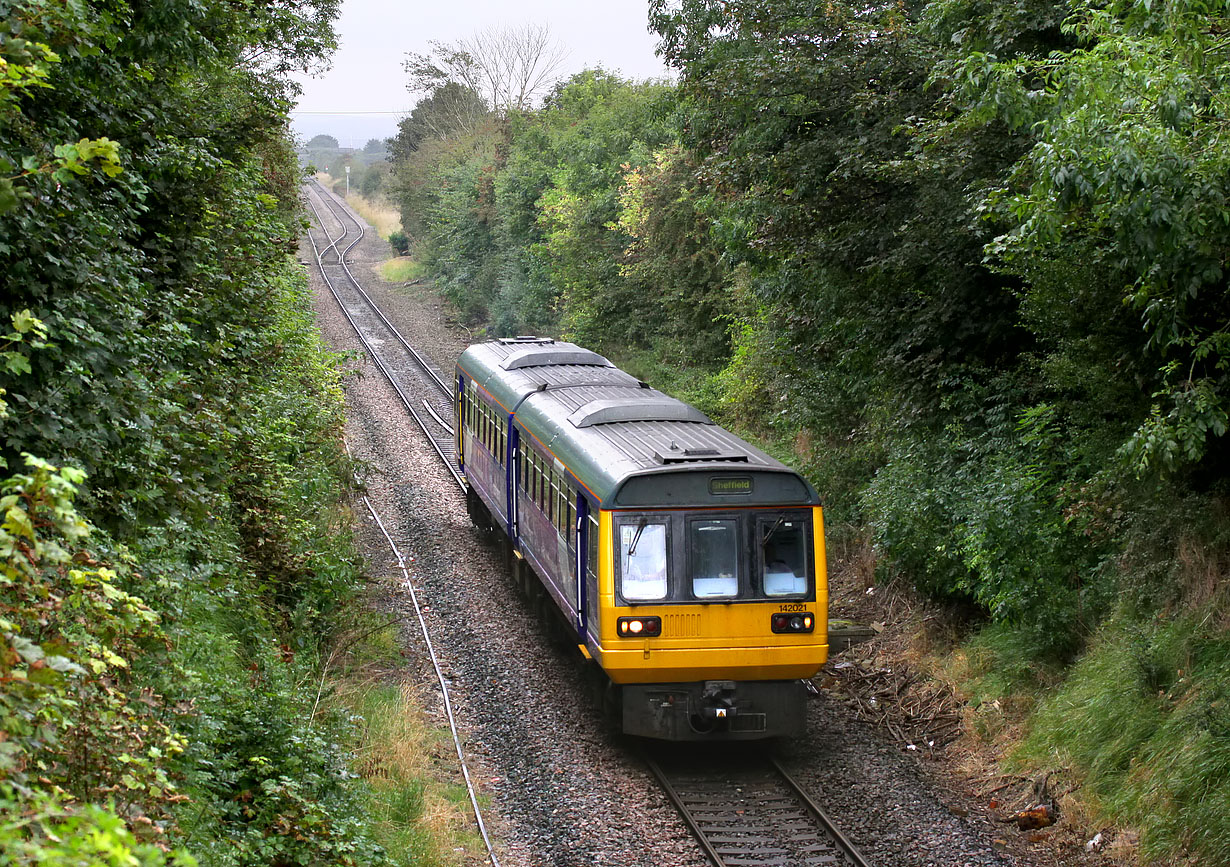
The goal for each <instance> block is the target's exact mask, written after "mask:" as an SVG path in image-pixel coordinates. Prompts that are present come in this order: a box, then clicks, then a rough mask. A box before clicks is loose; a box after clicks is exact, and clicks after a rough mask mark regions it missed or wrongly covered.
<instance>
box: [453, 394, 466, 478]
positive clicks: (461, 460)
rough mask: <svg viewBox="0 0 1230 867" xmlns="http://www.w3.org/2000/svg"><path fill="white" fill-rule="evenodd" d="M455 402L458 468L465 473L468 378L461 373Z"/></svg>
mask: <svg viewBox="0 0 1230 867" xmlns="http://www.w3.org/2000/svg"><path fill="white" fill-rule="evenodd" d="M454 404H455V410H456V414H455V418H454V422H455V423H456V428H457V468H458V469H460V470H461V471H462V472H463V473H464V472H465V467H466V461H465V438H466V435H465V419H466V379H465V377H464V376H462V375H461V374H458V375H457V400H456V401H454Z"/></svg>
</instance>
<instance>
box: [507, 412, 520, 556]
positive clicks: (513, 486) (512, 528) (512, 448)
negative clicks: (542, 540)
mask: <svg viewBox="0 0 1230 867" xmlns="http://www.w3.org/2000/svg"><path fill="white" fill-rule="evenodd" d="M506 455H507V458H508V463H507V465H506V466H505V467H504V473H505V476H504V481H505V490H506V491H507V492H508V513H507V518H506V527H505V529H506V530H507V531H508V538H509V539H511V540H512V541H513V543H514V544H516V543H517V542H518V539H517V532H518V527H517V509H518V505H517V484H518V483H519V482H520V480H521V464H520V461H519V460H518V458H519V457H520V456H521V435H520V433H519V432H518V430H517V426H516V425H515V424H513V415H512V414H511V413H510V414H509V416H508V451H507V452H506Z"/></svg>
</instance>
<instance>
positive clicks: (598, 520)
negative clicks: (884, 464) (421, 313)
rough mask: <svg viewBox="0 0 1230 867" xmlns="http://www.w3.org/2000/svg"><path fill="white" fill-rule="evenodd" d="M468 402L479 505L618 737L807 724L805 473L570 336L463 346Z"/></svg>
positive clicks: (814, 648) (816, 647)
mask: <svg viewBox="0 0 1230 867" xmlns="http://www.w3.org/2000/svg"><path fill="white" fill-rule="evenodd" d="M456 410H457V422H458V424H457V439H458V442H457V455H458V463H459V464H460V466H461V468H462V471H463V472H464V474H465V478H466V481H467V483H468V485H469V492H468V496H469V498H470V507H471V510H472V513H475V514H478V515H479V516H480V517H484V518H486V519H489V521H490V522H491V523H492V524H494V525H496V526H497V527H498V528H500V529H501V530H502V531H503V532H504V533H505V534H506V535H507V543H508V545H509V546H511V549H512V552H513V553H514V554H515V555H516V557H517V558H520V559H522V560H523V561H524V563H526V564H528V565H529V566H530V567H531V568H532V569H533V572H534V575H535V576H536V578H537V580H538V581H540V582H541V584H542V588H543V590H544V591H545V593H546V595H547V596H548V597H549V598H550V599H551V600H552V601H553V602H554V605H555V606H556V607H557V608H558V609H559V611H560V612H561V613H562V614H563V615H564V617H565V619H566V620H567V622H568V624H569V625H570V631H571V633H573V634H574V635H575V639H576V641H577V643H578V644H579V646H580V648H581V651H582V652H583V653H585V654H586V655H587V656H589V657H591V658H592V659H593V660H595V661H596V662H597V663H598V665H599V666H601V668H602V670H603V671H604V672H605V673H606V676H607V677H608V678H609V679H610V684H612V689H613V690H614V691H616V692H617V693H618V697H619V699H620V702H619V706H620V708H621V710H620V714H621V717H622V728H623V730H624V731H625V732H626V733H628V734H633V735H641V736H646V737H653V738H662V739H667V740H706V739H725V740H751V739H757V738H767V737H776V736H782V735H793V734H800V733H802V732H803V730H804V728H805V702H806V690H805V688H804V685H803V683H802V679H804V678H810V677H811V676H812V675H814V674H815V673H816V672H817V671H818V670H819V668H820V666H821V665H823V664H824V661H825V658H826V656H827V653H828V643H827V624H828V621H827V604H828V596H827V589H828V588H827V583H826V573H825V555H824V527H823V518H822V514H821V509H820V501H819V498H818V497H817V495H816V492H815V490H813V489H812V487H811V486H810V485H809V484H808V483H807V482H806V481H805V480H804V479H803V478H802V477H800V476H799V475H798V474H797V473H795V472H793V471H792V470H790V469H789V468H787V467H786V466H784V465H783V464H781V463H779V462H778V461H776V460H774V459H773V458H771V457H769V456H768V455H766V454H764V453H763V452H761V451H759V450H758V449H756V448H753V447H752V446H751V445H749V444H748V443H746V442H744V441H743V440H741V439H739V438H738V437H736V436H734V435H733V434H731V433H730V432H729V431H726V430H724V429H723V428H721V427H719V426H718V425H716V424H714V423H713V422H712V421H711V420H710V419H709V418H708V417H707V416H705V415H704V414H703V413H701V412H699V411H698V410H696V409H695V408H693V407H691V406H689V405H687V404H685V403H682V402H680V401H678V400H675V399H674V398H671V397H668V396H667V395H665V394H663V393H662V392H659V391H655V390H654V389H651V388H649V387H648V386H647V385H646V384H645V383H643V382H640V381H638V380H637V379H635V378H634V377H632V376H630V375H628V374H627V373H625V372H623V371H621V370H619V369H618V368H616V367H615V366H614V365H612V364H611V362H609V361H608V360H607V359H605V358H603V357H602V356H600V355H597V354H596V353H593V352H590V351H589V350H586V349H582V348H581V347H579V346H576V345H574V344H571V343H563V342H557V341H553V340H547V339H540V338H528V337H518V338H514V339H506V340H496V341H491V342H488V343H482V344H477V345H475V346H471V347H470V348H469V349H467V350H466V351H465V352H463V353H462V355H461V357H460V358H459V359H458V362H457V379H456ZM480 501H481V502H480Z"/></svg>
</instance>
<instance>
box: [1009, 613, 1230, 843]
mask: <svg viewBox="0 0 1230 867" xmlns="http://www.w3.org/2000/svg"><path fill="white" fill-rule="evenodd" d="M1030 729H1031V733H1030V734H1029V735H1028V736H1027V737H1026V739H1025V740H1024V742H1023V743H1022V744H1021V746H1020V748H1019V749H1018V750H1017V751H1016V753H1015V754H1014V756H1013V757H1012V758H1013V761H1014V763H1016V764H1017V765H1019V766H1022V767H1028V768H1036V769H1054V768H1067V769H1070V771H1071V773H1072V774H1073V776H1074V777H1075V779H1076V781H1077V782H1078V783H1079V784H1080V785H1081V787H1082V788H1081V799H1082V801H1083V802H1084V805H1085V806H1087V807H1088V808H1089V811H1090V812H1091V813H1092V814H1093V815H1094V816H1100V817H1102V818H1104V819H1108V820H1110V821H1113V822H1118V823H1123V824H1130V825H1134V826H1136V827H1137V828H1139V830H1140V831H1141V834H1142V837H1141V850H1142V854H1144V855H1145V856H1146V857H1149V858H1176V857H1179V856H1180V855H1181V854H1182V853H1184V852H1188V853H1191V854H1193V855H1196V856H1197V857H1199V858H1201V859H1202V861H1201V863H1208V864H1227V863H1230V638H1227V636H1226V635H1225V632H1224V631H1221V630H1216V629H1212V630H1211V629H1209V628H1208V624H1207V619H1206V620H1205V621H1203V622H1202V620H1201V619H1200V618H1199V617H1197V616H1196V615H1189V616H1186V617H1179V618H1176V619H1174V620H1167V621H1163V620H1161V619H1156V618H1154V619H1147V620H1140V619H1135V618H1133V617H1130V616H1128V615H1124V614H1120V615H1119V616H1117V617H1116V618H1115V619H1114V620H1112V622H1111V623H1109V624H1107V625H1106V626H1105V627H1104V628H1103V629H1102V630H1101V632H1100V633H1099V636H1098V638H1097V640H1096V641H1095V642H1094V644H1093V645H1092V646H1091V647H1090V649H1089V651H1088V652H1087V653H1086V654H1085V656H1084V657H1083V658H1082V659H1081V660H1080V661H1079V662H1078V663H1077V664H1076V665H1075V666H1074V667H1073V669H1072V670H1071V671H1070V672H1069V674H1068V677H1067V679H1066V681H1065V683H1064V684H1063V686H1062V687H1061V688H1060V689H1058V690H1057V691H1056V692H1055V693H1054V694H1053V695H1051V696H1049V697H1047V698H1045V699H1044V700H1043V701H1042V702H1041V703H1040V705H1039V708H1038V710H1037V712H1036V713H1035V714H1034V715H1033V717H1032V718H1031V720H1030Z"/></svg>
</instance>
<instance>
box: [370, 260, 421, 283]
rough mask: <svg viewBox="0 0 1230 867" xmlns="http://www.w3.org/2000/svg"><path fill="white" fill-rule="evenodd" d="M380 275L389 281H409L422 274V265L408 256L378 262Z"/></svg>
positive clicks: (418, 277) (416, 278)
mask: <svg viewBox="0 0 1230 867" xmlns="http://www.w3.org/2000/svg"><path fill="white" fill-rule="evenodd" d="M380 276H381V278H382V279H384V280H385V281H387V282H389V283H409V282H410V281H411V280H418V279H420V278H421V277H422V276H423V266H422V265H420V264H419V263H418V262H416V261H414V260H413V259H411V258H410V257H409V256H399V257H398V258H396V259H389V260H388V261H386V262H381V263H380Z"/></svg>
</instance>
